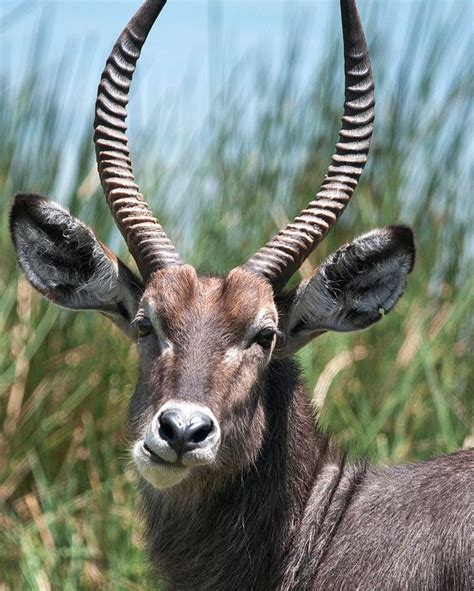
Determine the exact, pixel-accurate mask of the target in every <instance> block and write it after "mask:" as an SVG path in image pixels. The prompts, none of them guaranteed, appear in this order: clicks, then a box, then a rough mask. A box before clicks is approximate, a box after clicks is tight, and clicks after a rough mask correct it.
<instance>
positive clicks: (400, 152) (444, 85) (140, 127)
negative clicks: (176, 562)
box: [0, 2, 474, 591]
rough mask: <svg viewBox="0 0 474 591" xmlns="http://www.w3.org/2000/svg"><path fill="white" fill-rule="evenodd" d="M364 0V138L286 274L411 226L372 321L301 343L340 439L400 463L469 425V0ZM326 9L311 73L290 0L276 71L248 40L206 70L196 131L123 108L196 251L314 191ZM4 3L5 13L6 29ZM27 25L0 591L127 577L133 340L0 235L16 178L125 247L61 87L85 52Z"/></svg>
mask: <svg viewBox="0 0 474 591" xmlns="http://www.w3.org/2000/svg"><path fill="white" fill-rule="evenodd" d="M224 4H225V3H224ZM361 4H362V8H363V16H364V22H365V28H366V31H367V36H368V40H369V45H370V48H371V55H372V61H373V66H374V74H375V81H376V90H377V98H378V106H377V121H376V128H375V135H374V139H373V143H372V150H371V156H370V158H369V164H368V165H367V168H366V170H365V173H364V175H363V178H362V181H361V183H360V185H359V188H358V190H357V192H356V196H355V198H354V200H353V202H352V204H351V205H350V207H349V208H348V210H347V212H346V213H345V214H344V216H343V218H342V219H341V221H340V222H339V223H338V225H337V227H336V228H335V229H334V230H333V231H331V233H330V235H329V237H328V238H327V239H326V241H325V242H324V244H323V245H322V246H321V247H320V248H319V249H318V251H317V252H316V253H314V254H313V255H312V256H311V258H310V260H309V261H308V263H307V264H306V265H305V267H304V268H303V270H302V273H303V275H305V274H307V273H308V272H310V271H311V269H312V268H314V267H315V266H317V265H318V264H319V262H320V261H321V260H322V259H323V258H324V257H325V256H327V255H328V254H329V253H330V252H331V251H333V250H334V249H336V248H337V247H338V246H340V245H341V244H343V243H344V242H346V241H348V240H351V239H352V238H353V237H354V236H355V235H357V234H360V233H363V232H365V231H368V230H369V229H371V228H373V227H376V226H381V225H385V224H390V223H397V222H403V223H408V224H410V225H411V226H412V227H413V228H414V230H415V233H416V239H417V249H418V256H417V262H416V266H415V270H414V273H413V274H412V275H411V277H410V280H409V284H408V288H407V291H406V293H405V296H404V298H403V299H402V300H401V302H400V303H399V305H398V306H397V309H396V310H395V311H394V312H393V313H391V314H390V315H389V316H388V317H387V318H385V319H384V320H383V321H382V322H381V323H380V324H378V325H376V326H375V327H373V328H371V329H369V330H367V331H363V332H360V333H355V334H334V335H325V336H323V337H321V338H320V339H318V340H317V341H315V342H314V343H312V344H311V345H309V346H307V347H306V348H305V349H304V350H303V351H302V352H301V354H300V355H299V358H300V362H301V365H302V367H303V369H304V375H305V378H306V381H307V384H308V388H309V393H310V394H311V395H312V396H313V397H314V401H315V404H316V405H317V406H318V407H319V408H320V409H321V411H322V412H321V420H322V423H323V425H324V426H325V428H326V429H328V430H330V431H331V432H332V433H333V434H334V436H335V438H336V440H337V441H338V442H339V443H340V445H341V446H342V447H344V448H345V449H347V450H348V451H349V454H350V456H351V457H352V458H356V457H360V456H361V455H363V456H365V457H369V458H370V459H371V460H373V461H377V462H384V463H391V462H407V461H413V460H419V459H423V458H426V457H430V456H433V455H436V454H440V453H443V452H449V451H452V450H455V449H458V448H460V447H462V446H463V445H465V446H467V445H472V443H473V419H472V417H473V375H472V372H473V359H472V353H471V347H472V334H473V316H472V303H473V291H474V290H473V288H474V285H473V274H472V270H473V265H472V263H473V254H474V240H473V234H472V228H473V225H474V219H473V213H472V212H473V208H472V189H473V168H472V156H473V153H474V147H473V143H472V142H473V128H474V119H473V113H472V107H471V105H472V98H473V67H472V66H473V62H472V54H471V47H472V42H473V39H472V31H471V32H470V34H469V30H470V29H469V28H468V34H467V35H466V26H465V19H466V17H467V14H466V13H465V12H464V11H463V10H460V8H461V7H464V8H467V9H468V10H469V3H456V2H453V3H452V6H453V7H454V9H453V10H452V11H451V12H450V13H448V15H446V11H444V12H443V13H442V14H443V16H442V17H441V11H440V10H438V8H439V5H440V4H441V3H439V2H432V3H430V4H428V3H423V2H421V3H418V2H415V3H410V2H405V3H403V7H404V10H406V11H409V12H408V18H406V19H405V25H404V27H403V29H397V25H396V23H393V22H388V21H387V19H386V18H385V9H386V3H384V2H377V3H361ZM91 5H93V3H91V4H89V5H86V4H85V5H84V7H85V9H86V8H87V6H91ZM288 6H289V7H288V13H289V14H291V3H289V5H288ZM221 8H222V7H221ZM224 8H225V7H224ZM471 8H472V5H471ZM234 10H235V6H234ZM331 11H332V12H333V13H334V14H333V16H332V17H331V20H330V21H329V23H328V25H327V27H326V28H325V35H326V37H325V39H324V42H323V43H321V45H322V46H324V45H326V49H324V51H319V52H318V53H316V54H315V55H313V56H312V61H311V68H310V73H309V74H308V73H307V74H306V75H305V76H303V77H302V76H301V75H300V73H301V64H302V61H303V60H306V62H307V59H308V56H307V55H306V54H305V48H306V36H305V35H306V34H305V32H304V27H303V26H302V23H301V19H299V20H298V19H297V18H296V19H293V20H292V24H291V25H289V26H288V30H287V35H286V42H285V44H284V49H283V51H282V53H281V55H280V56H279V62H278V67H277V68H275V64H274V62H273V61H272V59H273V55H272V54H271V55H265V54H264V53H263V54H262V53H261V52H258V53H255V54H252V53H251V52H250V53H248V54H247V55H245V56H244V57H242V58H240V59H239V60H237V59H236V60H235V61H234V62H233V63H232V64H231V67H225V68H223V69H222V68H221V70H223V71H219V75H218V76H217V75H216V80H217V82H216V81H215V82H214V85H213V86H212V88H211V90H210V101H209V102H210V109H209V113H208V115H206V116H204V115H203V116H202V117H198V122H197V123H198V124H197V125H196V121H193V124H194V126H195V130H194V131H193V133H192V134H190V135H189V134H188V135H187V134H186V127H185V125H184V127H183V117H181V116H180V114H179V113H177V112H176V110H178V109H179V107H178V106H177V105H179V104H180V103H179V97H178V96H177V98H176V102H173V100H169V99H168V100H166V101H165V100H163V101H159V100H158V102H157V104H156V106H155V107H154V108H153V109H151V110H150V112H149V114H148V115H147V117H145V118H144V117H143V116H142V117H141V118H140V117H137V118H136V119H135V123H134V124H133V122H132V129H131V131H130V136H131V146H132V152H133V157H134V161H135V169H136V176H137V178H138V181H139V183H140V185H141V188H142V191H143V193H144V194H145V195H146V196H147V198H148V200H149V202H150V204H151V205H152V207H153V208H154V210H155V211H156V212H157V213H158V215H159V217H160V219H161V220H162V221H163V222H164V225H165V226H166V228H167V231H168V234H169V235H170V236H171V237H172V238H173V240H174V241H175V243H176V244H177V246H178V249H179V250H180V251H181V252H182V253H183V255H185V257H186V258H187V260H188V261H189V262H190V263H192V264H193V265H195V266H196V267H197V268H198V269H199V270H202V271H207V272H208V271H210V272H224V271H226V270H228V269H230V268H231V267H232V266H235V265H237V264H239V263H241V262H242V261H244V260H245V259H246V257H249V256H250V255H251V254H252V253H253V252H254V251H255V250H256V249H257V248H259V247H260V246H261V245H262V244H264V242H265V241H266V240H267V239H268V238H269V237H270V236H271V235H273V234H274V233H275V231H276V230H277V228H278V227H279V226H281V225H282V224H284V223H285V222H286V221H287V220H288V219H290V218H292V217H294V216H295V215H296V214H297V212H298V211H299V210H300V209H301V208H302V207H303V206H304V205H305V204H306V203H307V202H308V201H309V200H310V198H311V197H312V196H313V194H314V193H315V192H316V190H317V189H318V187H319V183H320V181H321V179H322V176H323V174H324V171H325V168H326V167H327V164H328V162H329V158H330V154H331V151H332V149H333V145H334V142H335V140H336V138H337V130H338V126H339V118H340V115H341V106H342V102H343V99H342V96H343V83H342V54H341V43H340V40H339V37H340V31H339V26H340V25H339V22H338V19H339V14H338V11H337V3H336V2H334V3H331ZM130 14H131V12H130ZM11 17H12V18H10V20H8V19H3V21H2V20H1V19H0V32H1V30H2V28H3V29H8V31H9V32H10V33H11V32H12V31H13V33H15V27H18V26H20V25H19V21H18V20H17V17H16V16H15V14H14V13H12V15H11ZM210 22H211V26H210V29H209V35H210V37H211V46H212V35H213V34H214V33H215V28H213V26H212V23H213V21H212V19H211V21H210ZM123 24H124V23H120V24H119V25H118V29H119V28H120V27H121V26H122V25H123ZM118 29H117V32H118ZM36 30H37V33H35V34H34V35H31V36H22V35H19V36H18V37H17V38H16V43H18V45H20V44H21V45H22V48H23V50H24V49H25V44H26V48H27V51H26V53H25V55H26V56H27V57H26V58H25V60H24V61H23V63H22V67H21V68H19V67H18V66H17V65H16V64H15V66H14V67H13V68H12V67H10V68H3V69H2V74H1V81H0V199H1V205H2V209H1V211H2V217H1V226H0V269H1V273H0V421H1V425H2V427H1V428H2V431H1V433H0V449H1V452H2V453H1V454H0V536H1V544H0V590H1V591H4V590H6V589H15V590H16V589H22V590H23V589H27V590H29V589H32V590H33V589H38V590H41V591H44V590H48V589H61V590H76V589H114V590H115V589H143V588H144V587H145V581H146V575H147V566H146V561H145V558H144V552H143V548H142V542H141V538H140V536H141V527H140V522H139V520H138V519H137V514H136V499H137V494H136V476H135V473H134V471H133V469H132V467H131V465H130V460H129V455H128V443H127V439H126V433H125V431H124V418H125V414H126V408H127V403H128V400H129V397H130V395H131V392H132V389H133V385H134V382H135V377H136V352H135V348H134V346H133V345H132V346H131V345H130V343H129V342H127V341H126V339H125V338H124V337H122V336H121V334H120V333H118V331H117V330H116V329H115V328H114V327H113V326H112V325H111V324H109V323H108V322H107V320H106V319H104V318H101V317H99V316H98V315H94V314H93V313H80V314H79V313H77V314H74V313H70V312H67V311H62V310H59V309H58V308H55V307H53V306H51V305H48V304H47V303H46V302H45V301H43V300H42V299H41V298H40V297H39V296H38V295H37V294H36V293H35V292H33V291H32V289H31V288H30V287H29V286H28V284H27V283H26V281H25V279H24V278H23V277H22V276H21V274H20V273H19V272H18V269H17V267H16V264H15V257H14V254H13V250H12V246H11V243H10V239H9V236H8V208H9V204H10V203H11V199H12V195H13V194H14V193H15V192H16V191H19V190H28V191H35V192H39V193H43V194H46V195H49V196H51V197H53V198H54V197H58V196H59V198H60V200H61V201H62V202H63V203H65V204H66V205H67V206H68V207H69V208H70V210H71V211H72V212H73V213H74V214H75V215H77V216H78V217H80V218H81V219H82V220H84V221H85V222H87V223H88V224H90V225H91V226H92V227H93V228H94V229H95V230H96V231H97V233H98V235H99V237H100V238H101V240H103V241H104V242H106V243H108V244H109V245H112V246H114V247H115V248H116V249H117V250H118V252H119V254H120V255H121V256H122V258H123V259H124V260H126V261H127V262H128V263H129V264H131V265H133V263H132V262H131V261H130V257H129V256H128V254H127V253H126V252H125V249H124V246H123V243H122V242H121V240H120V239H119V237H118V235H117V232H116V230H114V229H113V227H112V222H111V216H110V215H109V213H108V211H107V208H106V205H105V202H104V199H103V197H102V195H101V192H100V190H99V186H98V179H97V175H96V172H95V164H94V156H93V144H92V133H91V127H92V125H91V122H92V104H91V105H89V110H88V113H89V116H88V117H86V118H82V119H81V120H79V121H78V118H77V116H76V112H75V111H74V110H71V109H69V110H68V109H66V108H65V106H64V103H63V102H62V99H63V98H64V95H63V94H62V91H63V90H64V89H63V85H64V80H66V79H67V80H68V81H69V83H70V84H72V88H75V87H77V86H80V84H81V75H80V74H79V72H80V71H81V67H86V64H87V52H83V53H82V54H80V55H79V57H78V55H75V56H74V60H75V62H74V63H75V66H74V72H76V73H75V74H71V69H72V67H71V60H72V59H73V58H72V57H71V55H70V54H69V53H67V52H65V53H64V54H63V55H61V56H59V57H58V56H56V59H55V61H54V64H53V63H52V62H51V61H50V60H49V59H48V57H47V54H46V52H45V50H44V44H45V39H46V38H47V37H48V35H49V29H48V26H47V24H46V23H45V22H43V21H41V15H39V16H38V17H37V27H36ZM389 39H392V41H393V39H396V43H395V47H396V50H397V51H396V55H395V56H394V54H393V52H392V51H389V49H388V48H389ZM9 49H10V51H12V52H13V53H15V51H14V50H15V47H13V48H12V47H10V48H9ZM3 55H4V56H5V53H4V54H3ZM28 56H29V57H28ZM101 60H102V61H104V60H105V55H103V56H102V58H101ZM53 65H54V67H53ZM211 67H212V60H211ZM139 70H140V66H139ZM211 78H212V70H211ZM190 92H192V90H191V91H190ZM132 102H133V97H132ZM135 109H136V107H135ZM133 114H134V107H133V106H132V119H133ZM190 118H191V119H192V118H193V117H192V114H191V116H190ZM140 119H141V120H140ZM178 120H179V121H180V122H181V126H182V127H183V130H182V133H181V136H180V138H178V139H176V138H175V136H174V135H173V134H174V133H175V131H173V124H174V123H175V122H176V121H178ZM158 121H161V124H160V125H159V130H160V133H162V134H164V135H165V141H164V142H162V141H161V140H160V141H157V128H158V123H157V122H158ZM169 130H171V131H169ZM167 133H168V136H166V134H167ZM178 135H179V134H178ZM166 137H167V139H166ZM170 138H173V139H170Z"/></svg>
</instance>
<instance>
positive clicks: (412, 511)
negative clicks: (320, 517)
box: [312, 450, 474, 591]
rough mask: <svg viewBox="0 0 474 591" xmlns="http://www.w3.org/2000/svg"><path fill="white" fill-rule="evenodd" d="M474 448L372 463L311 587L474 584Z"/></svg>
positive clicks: (413, 589) (430, 589) (431, 588)
mask: <svg viewBox="0 0 474 591" xmlns="http://www.w3.org/2000/svg"><path fill="white" fill-rule="evenodd" d="M473 483H474V450H465V451H460V452H456V453H454V454H451V455H447V456H443V457H441V458H436V459H434V460H429V461H426V462H423V463H421V464H414V465H406V466H397V467H390V468H377V467H370V468H368V470H367V471H366V473H365V476H364V477H363V478H362V479H361V480H360V481H359V482H358V484H357V486H356V487H355V489H354V490H353V493H352V498H351V501H350V503H349V504H348V506H347V508H346V510H345V511H344V514H343V516H342V517H341V519H340V521H339V523H338V524H337V527H336V529H335V531H334V533H333V537H332V540H331V543H330V544H329V546H328V547H327V548H328V549H327V551H326V553H325V555H324V556H323V557H322V560H321V561H320V564H319V566H318V568H317V571H316V575H315V578H314V579H313V584H312V588H313V589H327V590H330V589H341V590H342V589H351V590H352V589H354V590H355V589H358V590H361V591H362V590H364V591H365V590H367V591H369V590H370V591H373V590H374V589H383V590H387V591H389V590H394V591H395V590H397V591H398V590H400V591H402V590H406V591H417V590H426V591H437V590H439V591H448V590H449V591H455V590H463V591H464V590H465V591H468V590H472V589H474V572H473V562H474V543H473V534H474V527H473V525H474V492H473V491H474V487H473Z"/></svg>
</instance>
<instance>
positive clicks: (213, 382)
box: [10, 0, 414, 489]
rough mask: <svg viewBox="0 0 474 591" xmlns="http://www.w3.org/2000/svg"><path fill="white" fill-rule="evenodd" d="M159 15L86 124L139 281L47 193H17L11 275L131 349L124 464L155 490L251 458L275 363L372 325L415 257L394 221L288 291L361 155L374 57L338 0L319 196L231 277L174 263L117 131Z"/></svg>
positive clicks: (126, 54) (356, 172)
mask: <svg viewBox="0 0 474 591" xmlns="http://www.w3.org/2000/svg"><path fill="white" fill-rule="evenodd" d="M164 4H165V2H164V0H147V1H146V2H145V3H144V4H143V6H142V7H141V8H140V9H139V10H138V12H137V13H136V15H135V16H134V17H133V18H132V20H131V21H130V22H129V24H128V25H127V27H126V28H125V29H124V31H123V32H122V34H121V35H120V37H119V39H118V40H117V42H116V44H115V46H114V48H113V50H112V53H111V55H110V57H109V59H108V60H107V64H106V67H105V70H104V72H103V74H102V78H101V81H100V85H99V90H98V98H97V103H96V117H95V124H94V127H95V135H94V140H95V146H96V155H97V164H98V170H99V175H100V179H101V183H102V187H103V190H104V193H105V197H106V200H107V203H108V205H109V207H110V210H111V212H112V215H113V217H114V220H115V222H116V224H117V226H118V227H119V229H120V231H121V233H122V234H123V236H124V238H125V240H126V243H127V245H128V248H129V250H130V253H131V254H132V256H133V258H134V259H135V261H136V263H137V266H138V269H139V272H140V276H141V277H138V276H136V275H135V274H134V273H133V272H132V271H130V270H129V269H128V268H127V267H126V266H125V265H124V264H123V263H122V262H121V261H120V260H119V259H118V258H117V257H116V256H115V255H114V254H113V253H112V252H111V251H110V250H109V249H108V248H107V247H106V246H105V245H104V244H102V242H100V240H99V239H98V238H97V237H96V236H95V234H94V233H93V232H92V230H90V229H89V228H88V227H87V226H86V225H84V224H83V223H82V222H80V221H79V220H78V219H76V218H74V217H73V216H72V215H71V214H70V213H69V212H68V211H67V210H66V209H65V208H64V207H62V206H60V205H58V204H56V203H54V202H52V201H49V200H48V199H46V198H44V197H41V196H38V195H31V194H19V195H17V196H16V198H15V202H14V205H13V208H12V211H11V218H10V227H11V234H12V238H13V242H14V245H15V248H16V252H17V257H18V261H19V264H20V266H21V267H22V269H23V271H24V272H25V274H26V276H27V278H28V280H29V281H30V283H31V284H32V285H33V286H34V287H35V288H36V289H37V290H38V291H39V292H40V293H41V294H43V295H44V296H45V297H46V298H47V299H48V300H50V301H52V302H54V303H55V304H58V305H60V306H63V307H66V308H70V309H73V310H98V311H99V312H101V313H103V314H106V315H107V316H109V317H110V318H111V320H112V321H113V322H115V323H116V324H117V325H118V326H119V327H120V328H121V329H122V330H123V331H124V332H125V333H126V334H127V335H128V336H129V337H131V338H133V339H137V341H138V350H139V359H140V362H139V363H140V372H139V381H138V385H137V388H136V392H135V394H134V396H133V399H132V402H131V406H130V426H131V433H132V436H133V438H134V445H133V457H134V461H135V463H136V465H137V467H138V470H139V472H140V473H141V475H142V476H143V477H144V478H145V480H147V481H148V482H149V483H150V484H151V485H152V486H153V487H155V488H157V489H165V488H168V487H170V486H173V485H178V484H179V483H180V482H181V481H183V480H186V482H193V481H196V480H199V478H200V477H209V475H213V474H214V475H215V474H216V472H218V471H220V470H222V471H225V472H226V473H232V472H235V471H237V470H240V469H242V468H243V467H245V466H247V465H250V464H251V463H252V462H254V461H255V459H256V457H257V455H258V452H259V449H260V447H261V445H262V441H263V438H264V436H265V427H266V410H265V409H266V405H265V402H264V394H263V392H264V383H265V375H266V372H267V370H268V368H269V366H270V364H271V362H272V360H274V359H282V358H285V357H288V356H291V355H292V354H293V353H294V352H296V351H297V350H298V349H299V348H300V347H302V346H303V345H305V344H306V343H307V342H308V341H309V340H310V339H312V338H314V337H316V336H318V335H320V334H322V333H323V332H325V331H329V330H332V331H351V330H358V329H362V328H365V327H367V326H369V325H371V324H373V323H374V322H376V321H378V320H379V319H380V318H381V317H382V316H383V314H384V313H385V312H389V311H390V310H391V309H392V308H393V306H394V305H395V303H396V302H397V300H398V299H399V298H400V296H401V294H402V292H403V290H404V288H405V284H406V279H407V275H408V273H410V271H411V269H412V266H413V261H414V245H413V236H412V232H411V230H410V229H409V228H407V227H404V226H390V227H386V228H383V229H377V230H374V231H372V232H370V233H368V234H366V235H364V236H362V237H360V238H357V239H356V240H355V241H353V242H352V243H350V244H347V245H345V246H343V247H342V248H340V249H339V250H337V251H336V252H335V253H334V254H332V255H331V256H330V257H329V258H328V259H326V260H325V261H324V262H323V263H322V265H321V266H320V267H319V268H318V269H317V271H316V272H315V273H314V275H313V276H312V277H309V278H307V279H306V280H304V281H303V282H302V283H300V285H299V286H298V287H297V288H295V289H292V290H288V289H285V286H286V284H287V282H288V280H289V279H290V277H291V276H292V275H293V274H294V273H295V271H296V270H297V269H298V268H299V267H300V265H301V264H302V262H303V261H304V260H305V259H306V258H307V257H308V255H309V254H310V253H311V252H312V251H313V250H314V249H315V248H316V246H318V244H319V243H320V242H321V241H322V240H323V238H324V237H325V236H326V234H327V233H328V231H329V230H330V229H331V227H332V226H333V225H334V224H335V222H336V221H337V219H338V217H339V216H340V215H341V213H342V212H343V211H344V209H345V207H346V205H347V204H348V202H349V200H350V198H351V197H352V194H353V192H354V189H355V188H356V185H357V182H358V179H359V177H360V174H361V173H362V169H363V167H364V164H365V162H366V159H367V155H368V151H369V141H370V137H371V134H372V129H373V120H374V94H373V81H372V75H371V68H370V61H369V55H368V50H367V45H366V42H365V38H364V33H363V30H362V26H361V22H360V19H359V15H358V12H357V7H356V4H355V0H341V11H342V28H343V37H344V59H345V104H344V115H343V117H342V126H341V130H340V135H339V142H338V143H337V144H336V149H335V153H334V155H333V157H332V162H331V164H330V166H329V168H328V170H327V174H326V176H325V178H324V181H323V183H322V186H321V189H320V190H319V192H318V193H317V195H316V196H315V198H314V199H313V200H312V201H310V203H309V204H308V206H307V207H306V209H304V210H303V211H302V212H301V213H300V214H299V215H298V217H296V218H295V220H294V221H293V222H292V223H290V224H288V225H287V226H286V228H284V229H282V230H281V231H280V232H279V233H278V234H276V236H275V237H274V238H273V239H272V240H270V242H268V243H267V244H266V245H265V246H264V247H263V248H261V249H260V250H259V251H258V252H257V253H256V254H255V255H254V256H252V258H251V259H250V260H248V261H247V262H245V263H244V264H242V265H241V266H239V267H237V268H235V269H233V270H232V271H230V273H229V274H228V275H227V276H226V277H200V276H198V275H197V273H196V271H195V270H194V269H193V268H192V267H191V266H189V265H186V264H184V263H183V261H182V260H181V258H180V256H179V255H178V252H177V251H176V249H175V247H174V245H173V244H172V242H171V241H170V240H169V238H168V237H167V236H166V234H165V232H164V230H163V228H162V227H161V225H160V224H159V222H158V220H157V219H156V218H155V217H154V216H153V214H152V213H151V211H150V209H149V207H148V206H147V204H146V202H145V200H144V198H143V196H142V195H141V193H140V191H139V188H138V186H137V185H136V183H135V179H134V176H133V172H132V163H131V160H130V154H129V149H128V140H127V136H126V124H125V120H126V116H127V111H126V105H127V101H128V91H129V87H130V83H131V79H132V75H133V72H134V69H135V65H136V61H137V59H138V57H139V55H140V51H141V48H142V45H143V43H144V42H145V39H146V37H147V35H148V32H149V31H150V29H151V26H152V24H153V23H154V21H155V19H156V17H157V16H158V14H159V13H160V11H161V9H162V8H163V6H164ZM270 404H271V401H270Z"/></svg>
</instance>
